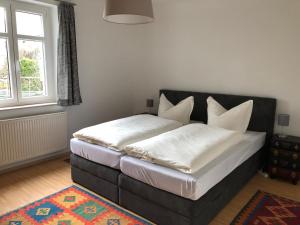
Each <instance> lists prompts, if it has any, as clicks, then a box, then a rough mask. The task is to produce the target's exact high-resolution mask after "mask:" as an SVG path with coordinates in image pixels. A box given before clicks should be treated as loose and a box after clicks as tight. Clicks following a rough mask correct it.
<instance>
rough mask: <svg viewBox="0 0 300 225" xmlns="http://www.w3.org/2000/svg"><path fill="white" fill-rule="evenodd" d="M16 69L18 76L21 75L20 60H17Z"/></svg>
mask: <svg viewBox="0 0 300 225" xmlns="http://www.w3.org/2000/svg"><path fill="white" fill-rule="evenodd" d="M16 69H17V74H21V63H20V60H17V65H16Z"/></svg>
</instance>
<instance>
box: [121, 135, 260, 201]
mask: <svg viewBox="0 0 300 225" xmlns="http://www.w3.org/2000/svg"><path fill="white" fill-rule="evenodd" d="M265 136H266V134H265V133H261V132H247V133H245V134H244V135H243V138H242V140H241V141H240V142H239V143H237V144H235V145H233V146H231V147H230V149H228V150H226V151H225V153H224V154H221V155H220V156H218V157H217V158H216V159H214V160H213V161H211V162H209V163H208V164H206V166H204V167H203V168H201V169H200V170H199V171H197V172H195V173H193V174H186V173H182V172H180V171H176V170H173V169H170V168H167V167H163V166H160V165H157V164H153V163H150V162H146V161H143V160H140V159H137V158H133V157H130V156H124V157H122V158H121V164H120V167H121V171H122V172H123V173H124V174H126V175H128V176H130V177H132V178H134V179H136V180H139V181H141V182H144V183H146V184H149V185H151V186H153V187H156V188H158V189H161V190H165V191H168V192H170V193H173V194H176V195H178V196H181V197H184V198H187V199H191V200H197V199H199V198H200V197H201V196H203V195H204V194H205V193H206V192H207V191H209V190H210V189H211V188H212V187H214V186H215V185H216V184H218V183H219V182H220V181H221V180H222V179H223V178H225V177H226V176H227V175H228V174H230V173H231V172H232V171H233V170H234V169H236V168H237V167H238V166H239V165H241V164H242V163H243V162H245V161H246V160H247V159H248V158H250V157H251V156H252V155H254V154H255V153H256V152H257V151H258V150H260V149H261V148H262V147H263V146H264V143H265Z"/></svg>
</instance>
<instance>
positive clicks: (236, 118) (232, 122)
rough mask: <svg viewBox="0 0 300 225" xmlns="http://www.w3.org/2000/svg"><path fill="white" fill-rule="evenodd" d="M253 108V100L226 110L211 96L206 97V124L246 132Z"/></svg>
mask: <svg viewBox="0 0 300 225" xmlns="http://www.w3.org/2000/svg"><path fill="white" fill-rule="evenodd" d="M252 110H253V100H249V101H247V102H244V103H242V104H240V105H238V106H236V107H234V108H232V109H230V110H228V111H227V110H226V109H225V108H224V107H223V106H222V105H220V104H219V103H218V102H217V101H216V100H215V99H213V98H212V97H208V98H207V117H208V121H207V125H209V126H215V127H221V128H224V129H228V130H235V131H240V132H243V133H244V132H246V131H247V128H248V126H249V122H250V119H251V115H252Z"/></svg>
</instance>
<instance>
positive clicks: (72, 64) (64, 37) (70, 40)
mask: <svg viewBox="0 0 300 225" xmlns="http://www.w3.org/2000/svg"><path fill="white" fill-rule="evenodd" d="M58 22H59V34H58V48H57V50H58V52H57V54H58V57H57V70H58V71H57V92H58V93H57V94H58V104H59V105H61V106H70V105H79V104H80V103H81V102H82V99H81V95H80V88H79V78H78V63H77V49H76V31H75V13H74V6H73V5H72V4H70V3H67V2H61V3H60V4H59V6H58Z"/></svg>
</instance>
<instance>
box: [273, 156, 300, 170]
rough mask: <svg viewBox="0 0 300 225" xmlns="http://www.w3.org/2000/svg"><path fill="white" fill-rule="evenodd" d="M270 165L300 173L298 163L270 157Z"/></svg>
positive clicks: (299, 164)
mask: <svg viewBox="0 0 300 225" xmlns="http://www.w3.org/2000/svg"><path fill="white" fill-rule="evenodd" d="M270 164H271V165H272V166H277V167H282V168H286V169H292V170H295V171H299V172H300V162H296V161H291V160H285V159H281V158H278V157H270Z"/></svg>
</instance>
